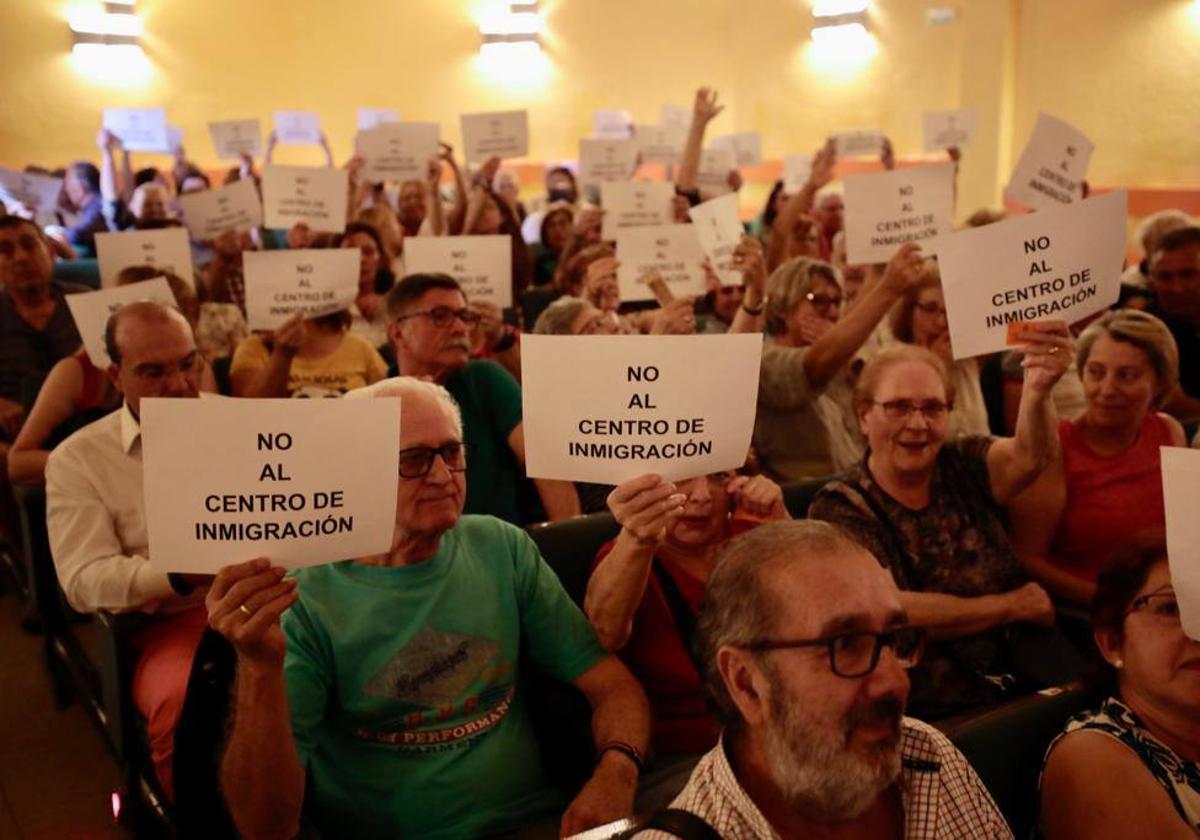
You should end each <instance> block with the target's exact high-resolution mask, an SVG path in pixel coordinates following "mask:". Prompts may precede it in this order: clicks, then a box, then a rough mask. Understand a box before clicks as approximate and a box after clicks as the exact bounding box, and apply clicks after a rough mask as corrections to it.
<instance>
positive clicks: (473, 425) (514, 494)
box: [446, 359, 523, 525]
mask: <svg viewBox="0 0 1200 840" xmlns="http://www.w3.org/2000/svg"><path fill="white" fill-rule="evenodd" d="M446 390H447V391H449V392H450V395H451V396H453V397H454V400H455V401H456V402H457V403H458V407H459V408H460V409H461V410H462V419H463V437H464V438H465V440H466V441H467V443H469V444H470V445H471V454H470V457H468V458H467V501H466V504H465V506H464V507H463V510H464V511H466V512H467V513H485V514H488V515H490V516H496V517H499V518H500V519H503V520H504V521H505V522H511V523H513V524H514V525H520V524H521V523H522V517H521V507H520V503H519V501H518V498H519V496H518V492H519V488H520V483H521V479H522V476H523V471H522V469H521V465H520V464H518V463H517V458H516V456H515V455H513V451H512V447H510V446H509V445H508V436H509V435H510V434H512V430H513V429H515V428H516V427H517V425H518V424H519V423H520V422H521V386H520V385H519V384H518V383H517V380H515V379H513V377H512V374H510V373H509V372H508V371H506V370H505V369H504V368H502V367H501V366H500V365H498V364H497V363H496V362H492V361H488V360H483V359H477V360H476V361H473V362H468V363H467V366H466V367H464V368H463V369H462V370H460V371H459V372H458V373H456V374H454V376H452V377H450V379H449V381H447V382H446Z"/></svg>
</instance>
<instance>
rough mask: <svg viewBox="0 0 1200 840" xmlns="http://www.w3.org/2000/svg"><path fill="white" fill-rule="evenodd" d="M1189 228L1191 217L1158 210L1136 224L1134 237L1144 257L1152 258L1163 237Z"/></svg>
mask: <svg viewBox="0 0 1200 840" xmlns="http://www.w3.org/2000/svg"><path fill="white" fill-rule="evenodd" d="M1191 226H1192V219H1191V217H1190V216H1188V214H1187V213H1184V212H1183V211H1182V210H1159V211H1158V212H1157V213H1151V214H1150V215H1149V216H1147V217H1146V218H1144V219H1142V220H1141V221H1140V222H1138V226H1137V231H1136V232H1135V233H1134V236H1136V237H1137V241H1138V242H1140V243H1141V245H1142V250H1144V251H1145V252H1146V256H1152V255H1153V254H1154V252H1155V251H1157V250H1158V243H1159V242H1161V241H1162V238H1163V237H1164V236H1166V235H1167V234H1168V233H1170V232H1171V231H1173V230H1179V229H1180V228H1185V227H1191Z"/></svg>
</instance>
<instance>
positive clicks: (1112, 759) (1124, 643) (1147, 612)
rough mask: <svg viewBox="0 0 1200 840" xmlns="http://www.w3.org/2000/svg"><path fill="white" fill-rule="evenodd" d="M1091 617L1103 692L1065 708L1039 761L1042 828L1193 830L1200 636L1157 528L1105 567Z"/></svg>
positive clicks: (1080, 832)
mask: <svg viewBox="0 0 1200 840" xmlns="http://www.w3.org/2000/svg"><path fill="white" fill-rule="evenodd" d="M1092 627H1093V632H1094V634H1095V640H1096V647H1097V648H1098V649H1099V655H1100V657H1101V658H1102V659H1101V661H1100V662H1099V663H1098V665H1099V667H1098V668H1097V669H1096V672H1095V676H1096V677H1097V679H1095V680H1094V681H1093V682H1095V683H1097V685H1096V687H1097V688H1099V689H1100V691H1101V696H1102V697H1104V698H1105V699H1104V700H1103V702H1101V703H1100V705H1099V707H1098V708H1096V709H1095V710H1094V711H1092V712H1090V713H1086V714H1083V715H1080V716H1079V717H1076V718H1075V719H1074V720H1072V721H1071V722H1070V723H1069V724H1068V725H1067V728H1066V731H1065V732H1064V734H1062V735H1061V736H1059V738H1058V739H1057V740H1055V741H1054V742H1053V743H1052V744H1051V745H1050V749H1049V751H1048V752H1047V755H1046V766H1045V769H1044V770H1043V773H1042V785H1041V787H1042V829H1043V832H1044V834H1045V836H1046V837H1047V838H1049V840H1060V838H1063V839H1064V840H1065V838H1075V837H1087V838H1089V840H1118V838H1126V837H1154V838H1164V840H1165V838H1179V840H1183V838H1189V837H1190V838H1195V837H1196V835H1197V834H1200V642H1197V641H1196V640H1194V639H1191V638H1189V637H1188V636H1187V635H1185V633H1184V631H1183V627H1182V626H1181V624H1180V618H1179V604H1178V602H1177V601H1176V600H1175V590H1174V588H1173V587H1172V585H1171V572H1170V568H1169V567H1168V563H1167V547H1166V543H1165V541H1164V539H1163V536H1162V532H1161V531H1159V532H1157V533H1154V532H1150V533H1146V534H1143V535H1139V536H1138V537H1137V538H1135V539H1133V540H1131V541H1130V542H1128V543H1126V544H1125V545H1123V546H1122V547H1121V548H1120V549H1119V550H1118V551H1117V553H1116V554H1115V555H1114V556H1113V558H1112V562H1111V563H1110V564H1109V565H1108V566H1107V567H1106V568H1105V570H1104V571H1103V572H1101V574H1100V576H1099V578H1098V580H1097V585H1096V596H1095V599H1094V600H1093V601H1092Z"/></svg>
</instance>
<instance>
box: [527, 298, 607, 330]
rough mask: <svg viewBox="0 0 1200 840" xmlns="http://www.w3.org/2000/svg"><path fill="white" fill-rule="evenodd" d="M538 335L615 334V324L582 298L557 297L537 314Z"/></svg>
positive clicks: (535, 328) (536, 326)
mask: <svg viewBox="0 0 1200 840" xmlns="http://www.w3.org/2000/svg"><path fill="white" fill-rule="evenodd" d="M533 331H534V332H535V333H537V334H538V335H616V334H617V326H616V324H614V323H613V322H612V320H611V319H609V318H607V317H605V315H604V313H603V312H601V311H600V310H599V309H597V308H596V307H594V306H592V304H591V303H589V302H588V301H586V300H584V299H583V298H577V297H564V298H559V299H558V300H556V301H554V303H552V304H550V305H549V306H547V307H546V309H545V310H544V311H543V312H542V314H541V315H539V316H538V319H537V323H536V324H534V326H533Z"/></svg>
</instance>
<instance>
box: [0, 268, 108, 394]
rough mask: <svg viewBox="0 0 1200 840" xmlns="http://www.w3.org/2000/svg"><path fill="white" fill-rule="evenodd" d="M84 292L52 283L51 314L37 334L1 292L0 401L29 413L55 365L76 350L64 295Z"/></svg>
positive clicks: (72, 322)
mask: <svg viewBox="0 0 1200 840" xmlns="http://www.w3.org/2000/svg"><path fill="white" fill-rule="evenodd" d="M86 291H90V289H88V288H87V287H85V286H79V285H76V284H74V283H60V282H51V284H50V294H51V295H52V296H53V297H54V299H55V307H54V314H53V315H51V316H50V320H49V321H48V322H47V323H46V326H45V327H43V328H42V329H40V330H38V329H35V328H34V327H33V325H32V324H30V323H29V322H27V321H26V320H25V319H24V318H22V317H21V316H20V315H19V314H17V307H16V304H15V303H13V299H12V297H11V296H9V294H8V292H7V291H4V290H0V398H3V399H6V400H12V401H14V402H19V403H21V404H22V405H24V406H25V407H26V408H27V409H28V408H29V407H30V406H31V405H32V403H33V400H34V398H35V397H36V396H37V392H38V389H39V388H40V387H41V384H42V380H44V379H45V378H46V374H48V373H49V372H50V368H52V367H54V364H55V362H57V361H58V360H59V359H61V358H63V357H64V356H69V355H71V354H72V353H74V352H75V351H76V350H77V349H78V348H79V332H78V331H77V330H76V329H75V319H73V318H72V317H71V311H70V310H69V309H67V304H66V302H65V301H64V300H63V295H64V294H72V293H74V292H86Z"/></svg>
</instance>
